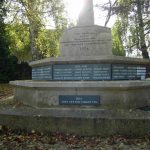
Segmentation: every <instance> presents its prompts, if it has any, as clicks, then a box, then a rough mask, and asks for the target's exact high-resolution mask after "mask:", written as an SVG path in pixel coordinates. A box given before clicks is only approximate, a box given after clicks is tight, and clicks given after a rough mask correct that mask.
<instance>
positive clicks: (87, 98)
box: [59, 95, 100, 105]
mask: <svg viewBox="0 0 150 150" xmlns="http://www.w3.org/2000/svg"><path fill="white" fill-rule="evenodd" d="M59 104H60V105H99V104H100V96H97V95H60V96H59Z"/></svg>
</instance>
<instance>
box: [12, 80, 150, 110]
mask: <svg viewBox="0 0 150 150" xmlns="http://www.w3.org/2000/svg"><path fill="white" fill-rule="evenodd" d="M10 84H11V85H13V86H14V89H15V99H16V100H18V101H21V102H23V103H25V104H27V105H30V106H33V107H47V108H48V107H51V106H60V104H59V96H60V95H87V96H88V95H99V96H100V105H98V106H97V107H99V106H110V107H112V108H136V107H141V106H145V105H148V104H149V100H150V80H146V81H136V80H135V81H79V82H77V81H72V82H69V81H67V82H66V81H60V82H56V81H55V82H48V81H45V82H44V81H41V82H40V81H12V82H10ZM74 107H75V106H74ZM82 107H83V106H82Z"/></svg>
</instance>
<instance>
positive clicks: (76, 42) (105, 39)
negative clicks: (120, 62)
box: [60, 25, 112, 57]
mask: <svg viewBox="0 0 150 150" xmlns="http://www.w3.org/2000/svg"><path fill="white" fill-rule="evenodd" d="M102 55H112V40H111V30H110V29H109V28H106V27H101V26H97V25H93V26H84V27H82V26H79V27H74V28H71V29H68V30H66V31H65V32H64V33H63V35H62V38H61V40H60V57H82V56H91V57H95V56H102Z"/></svg>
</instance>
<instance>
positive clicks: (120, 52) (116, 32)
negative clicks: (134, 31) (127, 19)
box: [112, 20, 125, 56]
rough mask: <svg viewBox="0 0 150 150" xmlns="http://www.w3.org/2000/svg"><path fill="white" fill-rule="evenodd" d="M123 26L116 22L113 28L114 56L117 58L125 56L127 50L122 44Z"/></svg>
mask: <svg viewBox="0 0 150 150" xmlns="http://www.w3.org/2000/svg"><path fill="white" fill-rule="evenodd" d="M122 33H123V31H122V24H121V22H120V21H119V20H117V21H116V23H115V25H114V26H113V28H112V41H113V49H112V51H113V54H114V55H116V56H125V50H124V47H123V43H122V38H121V35H122Z"/></svg>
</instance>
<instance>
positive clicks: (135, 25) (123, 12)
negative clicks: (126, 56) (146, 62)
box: [113, 0, 150, 58]
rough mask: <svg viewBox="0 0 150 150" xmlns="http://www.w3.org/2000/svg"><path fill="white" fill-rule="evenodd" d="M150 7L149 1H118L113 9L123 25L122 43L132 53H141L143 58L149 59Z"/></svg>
mask: <svg viewBox="0 0 150 150" xmlns="http://www.w3.org/2000/svg"><path fill="white" fill-rule="evenodd" d="M149 6H150V1H149V0H134V1H132V0H117V3H116V5H115V6H114V8H113V11H114V12H113V13H114V14H117V16H118V17H119V19H120V21H121V23H122V33H121V37H122V42H123V43H124V45H125V47H126V48H127V50H128V52H130V53H132V51H135V50H137V51H141V52H142V56H143V58H149V56H148V52H147V51H148V47H149V44H148V43H149V42H148V38H149V37H150V36H149V33H150V28H149V24H150V23H149Z"/></svg>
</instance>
